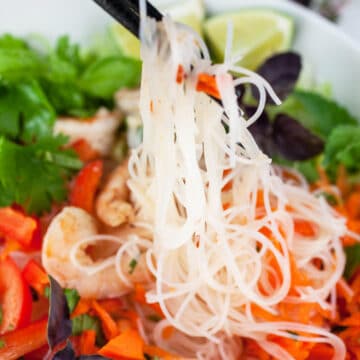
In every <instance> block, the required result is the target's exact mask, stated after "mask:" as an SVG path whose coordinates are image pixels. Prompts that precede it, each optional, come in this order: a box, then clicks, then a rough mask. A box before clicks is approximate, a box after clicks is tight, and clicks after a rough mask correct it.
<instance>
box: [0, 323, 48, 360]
mask: <svg viewBox="0 0 360 360" xmlns="http://www.w3.org/2000/svg"><path fill="white" fill-rule="evenodd" d="M0 342H1V344H2V347H1V348H0V359H7V360H10V359H18V358H20V357H21V356H24V355H25V354H27V353H29V352H31V351H34V350H36V349H39V348H41V347H42V346H44V345H46V343H47V318H45V319H42V320H38V321H36V322H34V323H32V324H30V325H28V326H27V327H24V328H22V329H18V330H15V331H11V332H9V333H7V334H5V335H2V336H0Z"/></svg>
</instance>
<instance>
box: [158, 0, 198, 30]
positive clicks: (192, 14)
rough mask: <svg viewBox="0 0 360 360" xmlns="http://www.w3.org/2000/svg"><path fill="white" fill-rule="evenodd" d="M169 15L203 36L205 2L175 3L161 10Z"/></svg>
mask: <svg viewBox="0 0 360 360" xmlns="http://www.w3.org/2000/svg"><path fill="white" fill-rule="evenodd" d="M161 10H162V11H163V12H164V14H169V15H170V16H171V17H172V18H173V19H174V20H175V21H178V22H179V23H182V24H185V25H187V26H190V27H191V28H192V29H194V30H195V31H197V32H198V33H199V34H200V35H202V25H203V21H204V18H205V7H204V1H203V0H186V1H178V2H173V4H171V5H170V6H167V7H163V8H162V9H161Z"/></svg>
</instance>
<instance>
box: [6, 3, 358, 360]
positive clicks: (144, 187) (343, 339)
mask: <svg viewBox="0 0 360 360" xmlns="http://www.w3.org/2000/svg"><path fill="white" fill-rule="evenodd" d="M141 10H142V14H141V36H140V37H141V58H142V64H139V62H138V61H137V60H135V59H130V58H126V57H123V56H115V55H114V54H112V55H111V56H108V57H103V56H101V55H99V54H96V53H92V54H91V55H88V56H87V57H86V59H83V58H81V57H80V55H79V49H78V48H77V47H76V46H73V45H71V44H70V43H69V42H68V40H67V39H64V38H63V39H62V40H61V42H59V43H58V45H57V48H56V49H55V50H54V52H53V53H50V54H49V55H46V56H45V58H44V55H42V56H40V55H36V54H35V50H32V48H31V47H29V46H28V45H27V44H26V43H25V42H23V41H22V40H20V39H15V38H13V37H11V36H10V35H6V36H4V37H2V38H0V47H2V48H3V49H4V51H5V53H6V51H8V53H7V56H8V57H10V56H11V53H15V52H18V53H22V54H27V55H28V57H27V59H28V60H27V61H29V63H28V64H25V63H24V64H20V65H21V66H19V67H18V68H17V69H16V71H15V70H14V69H12V68H11V66H8V68H7V69H5V65H4V69H5V70H6V71H5V70H3V71H2V69H3V68H2V67H1V60H2V59H1V55H0V73H3V74H4V78H5V79H6V82H5V83H4V84H1V86H2V88H1V89H0V90H1V91H2V92H1V91H0V109H1V110H2V112H0V131H1V137H0V190H1V195H0V203H1V205H2V207H1V208H0V235H1V238H2V240H1V241H2V242H1V244H2V245H1V253H0V256H1V259H0V291H1V293H0V295H1V296H0V358H1V359H8V360H10V359H18V358H21V357H24V358H25V359H27V360H31V359H95V360H97V359H139V360H140V359H153V360H155V359H204V360H205V359H209V360H212V359H213V360H216V359H226V360H231V359H234V360H235V359H264V360H267V359H269V360H270V359H284V360H290V359H299V360H305V359H308V360H315V359H334V360H341V359H358V358H359V357H360V344H359V337H360V267H359V265H360V247H359V244H358V242H359V241H360V185H359V184H360V181H359V177H358V176H359V173H360V168H359V165H358V160H359V156H360V155H359V154H360V148H359V140H358V139H359V137H358V134H359V131H360V125H359V124H358V123H357V122H356V120H355V119H354V118H353V117H352V116H351V115H350V114H349V113H348V112H347V111H346V110H345V109H343V108H342V107H341V106H339V105H338V104H336V103H335V102H334V101H332V100H331V99H330V97H329V96H327V97H326V96H324V94H323V93H324V91H325V90H324V89H321V90H319V89H318V91H317V92H311V93H310V92H306V91H304V90H299V89H295V83H296V82H297V80H298V78H299V76H300V75H299V74H300V71H301V58H300V56H299V55H297V54H295V53H294V52H291V51H288V52H286V53H282V54H275V55H274V56H271V57H270V58H268V59H267V60H266V61H265V62H264V63H263V64H262V65H261V66H260V67H259V69H258V70H257V72H253V71H250V70H248V69H247V68H245V67H242V66H240V65H239V58H238V57H236V56H233V55H232V51H231V50H232V49H231V46H232V43H233V41H232V34H233V32H232V27H231V25H229V28H228V37H227V44H226V49H225V55H224V60H223V62H221V63H214V62H213V61H212V58H211V56H210V53H209V50H208V47H207V45H206V43H205V42H204V40H203V39H202V38H201V37H200V36H199V35H198V34H197V33H196V32H195V31H193V30H191V29H190V28H188V27H187V26H184V25H181V24H179V23H175V22H174V21H173V20H172V19H171V18H170V17H169V16H165V17H164V20H163V21H162V22H158V23H157V22H155V21H154V20H152V19H149V18H147V17H146V10H145V5H144V2H141ZM10 50H11V51H10ZM30 54H31V57H30ZM17 55H18V54H17ZM44 64H46V66H45V65H44ZM59 64H61V66H60V65H59ZM284 64H287V65H286V66H284ZM110 65H111V66H110ZM139 66H141V76H140V67H139ZM29 68H31V69H33V71H34V73H35V72H36V78H34V79H28V78H27V77H26V76H25V75H24V72H28V71H29ZM35 69H36V71H35ZM124 73H127V75H124V76H123V74H124ZM118 74H119V76H120V77H121V76H123V77H122V78H121V79H120V80H117V79H116V76H118ZM34 76H35V75H34ZM72 76H73V77H72ZM15 78H16V79H15ZM76 79H78V80H76ZM79 79H80V80H79ZM279 79H280V80H279ZM139 83H140V89H138V88H137V86H138V85H139ZM284 84H285V85H284ZM67 88H68V89H69V91H68V92H66V91H65V90H66V89H67ZM118 89H120V90H119V91H118V92H117V93H116V95H115V99H116V102H117V109H116V110H114V111H111V112H110V111H109V110H106V108H109V107H110V106H111V105H113V104H112V96H113V93H115V92H116V91H117V90H118ZM35 94H37V95H38V96H37V97H35V98H36V101H35V102H34V101H33V99H34V96H35ZM8 99H16V101H19V102H20V103H21V106H20V108H19V107H17V103H16V102H15V101H14V100H11V104H9V102H7V101H8ZM309 103H311V104H312V107H311V106H310V107H311V108H312V112H311V119H312V123H311V122H310V121H306V119H309V116H308V115H309V114H308V113H307V109H308V107H307V106H306V105H307V104H309ZM70 104H71V106H70ZM5 106H7V108H6V110H7V116H11V117H12V118H13V123H14V126H13V128H11V127H9V126H8V127H7V128H5V127H4V129H3V128H2V124H3V122H2V118H1V117H2V114H5V110H4V109H5ZM99 106H102V108H101V109H100V110H98V111H96V112H94V111H95V110H94V109H96V108H98V107H99ZM324 106H326V108H327V109H330V111H329V113H331V115H330V118H331V119H330V120H329V121H332V123H329V124H325V125H324V124H322V123H319V122H317V120H316V119H317V118H318V117H319V116H318V114H317V113H316V107H320V108H321V107H322V108H324ZM65 107H67V109H65ZM90 108H92V109H93V110H92V112H91V111H90V110H89V109H90ZM19 109H21V110H19ZM314 109H315V110H314ZM60 114H61V115H62V116H61V117H59V116H58V118H57V119H56V121H55V115H60ZM124 116H126V118H127V123H126V126H125V125H124V124H122V123H121V118H123V117H124ZM323 116H324V117H325V115H323ZM76 117H78V118H76ZM79 117H82V120H79ZM337 118H341V124H340V125H339V126H337V124H336V121H337ZM329 127H333V128H334V130H333V132H332V133H331V134H330V135H329V131H328V128H329ZM124 129H125V130H124ZM65 135H66V136H65ZM126 146H128V147H129V148H130V149H129V150H127V149H125V147H126ZM44 186H46V187H45V188H42V187H44ZM41 188H42V189H41ZM45 189H46V190H45Z"/></svg>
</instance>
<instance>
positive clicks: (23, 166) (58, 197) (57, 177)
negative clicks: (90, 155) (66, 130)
mask: <svg viewBox="0 0 360 360" xmlns="http://www.w3.org/2000/svg"><path fill="white" fill-rule="evenodd" d="M66 142H67V141H66V138H65V137H62V136H59V137H44V138H41V139H39V141H38V142H37V143H35V144H30V145H26V146H21V145H17V144H15V143H13V142H11V141H9V140H7V139H6V138H4V137H0V206H8V205H11V204H13V203H17V204H21V205H23V206H24V207H25V209H26V210H27V211H28V212H29V213H41V212H43V211H45V210H49V209H50V206H51V204H52V202H53V201H56V202H60V201H62V200H64V199H65V198H66V194H67V191H66V188H65V180H66V179H67V178H68V177H69V176H70V174H71V172H72V170H74V169H79V168H81V165H82V163H81V162H80V161H79V160H78V159H77V158H76V155H75V153H74V152H73V151H70V150H66V151H64V150H61V147H62V146H63V145H64V144H66Z"/></svg>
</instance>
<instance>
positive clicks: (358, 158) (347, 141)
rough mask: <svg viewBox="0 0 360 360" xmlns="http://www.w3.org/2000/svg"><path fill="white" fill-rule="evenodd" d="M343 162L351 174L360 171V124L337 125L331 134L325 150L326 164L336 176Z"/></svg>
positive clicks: (330, 172)
mask: <svg viewBox="0 0 360 360" xmlns="http://www.w3.org/2000/svg"><path fill="white" fill-rule="evenodd" d="M340 164H342V165H344V166H345V168H346V170H347V171H348V173H350V174H356V173H358V172H360V126H359V125H358V126H351V125H347V126H346V125H344V126H339V127H337V128H336V129H335V130H334V131H332V133H331V134H330V136H329V139H328V141H327V143H326V146H325V152H324V166H325V168H326V169H327V170H328V172H329V174H330V175H331V176H336V172H337V169H338V166H339V165H340Z"/></svg>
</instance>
